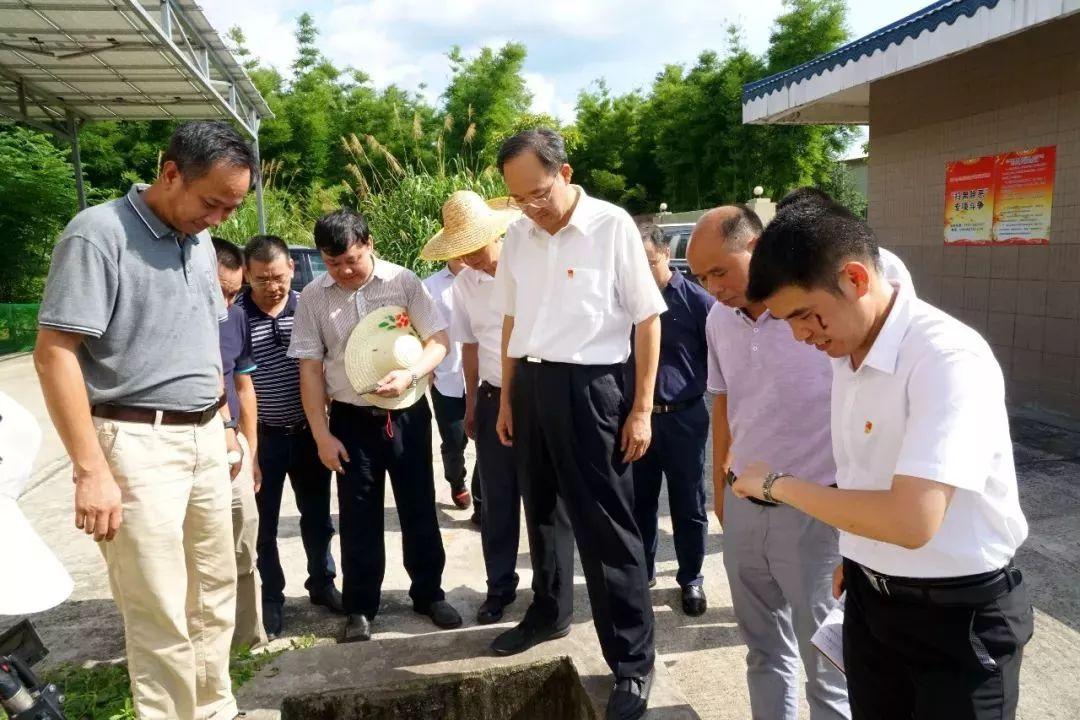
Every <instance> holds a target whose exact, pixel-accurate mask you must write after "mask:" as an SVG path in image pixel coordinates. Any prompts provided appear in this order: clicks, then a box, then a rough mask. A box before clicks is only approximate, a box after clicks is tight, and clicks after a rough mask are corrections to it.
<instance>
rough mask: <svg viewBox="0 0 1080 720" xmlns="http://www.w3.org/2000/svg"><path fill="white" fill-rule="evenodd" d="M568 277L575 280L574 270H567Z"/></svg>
mask: <svg viewBox="0 0 1080 720" xmlns="http://www.w3.org/2000/svg"><path fill="white" fill-rule="evenodd" d="M566 277H567V278H568V279H570V280H573V279H574V268H566Z"/></svg>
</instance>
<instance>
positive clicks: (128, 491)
mask: <svg viewBox="0 0 1080 720" xmlns="http://www.w3.org/2000/svg"><path fill="white" fill-rule="evenodd" d="M94 423H95V425H96V426H97V431H98V441H99V442H100V444H101V448H102V450H103V451H104V453H105V457H106V459H107V460H108V463H109V467H110V469H111V470H112V473H113V477H114V478H115V479H116V482H117V484H119V486H120V491H121V494H122V498H123V513H124V515H123V524H122V525H121V527H120V530H119V531H118V532H117V535H116V538H114V539H113V540H112V541H111V542H102V543H101V550H102V553H103V554H104V556H105V562H106V564H107V565H108V568H109V583H110V585H111V586H112V593H113V598H114V599H115V600H116V604H117V606H118V608H119V610H120V615H121V617H122V618H123V620H124V640H125V647H126V651H127V660H128V675H129V676H130V678H131V692H132V696H133V700H134V705H135V714H136V715H137V716H138V717H139V718H140V720H166V719H168V720H219V719H226V718H229V719H231V718H233V717H234V716H235V715H236V714H237V710H236V700H235V698H234V697H233V694H232V689H231V683H230V679H229V643H230V642H231V640H232V636H233V623H234V618H235V614H236V555H235V553H234V552H233V543H232V517H231V512H230V505H231V488H230V482H229V470H228V467H227V465H226V461H225V431H224V429H223V428H222V426H221V422H220V421H218V420H217V419H214V420H211V421H210V422H209V423H207V424H206V425H203V426H201V427H195V426H190V425H152V424H149V423H128V422H116V421H111V420H100V419H97V418H95V420H94Z"/></svg>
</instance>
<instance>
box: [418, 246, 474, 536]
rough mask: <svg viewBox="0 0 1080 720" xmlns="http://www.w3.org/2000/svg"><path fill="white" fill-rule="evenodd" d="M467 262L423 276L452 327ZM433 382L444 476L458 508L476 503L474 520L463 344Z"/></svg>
mask: <svg viewBox="0 0 1080 720" xmlns="http://www.w3.org/2000/svg"><path fill="white" fill-rule="evenodd" d="M464 267H465V264H464V263H462V262H461V261H460V260H458V259H456V258H454V259H451V260H448V261H447V262H446V266H445V267H444V268H443V269H442V270H439V271H438V272H436V273H432V274H431V275H428V276H427V277H426V278H424V287H426V288H427V289H428V292H429V293H431V297H432V298H433V299H434V300H435V306H436V307H437V308H439V314H441V315H442V318H443V322H445V323H446V326H447V327H450V325H451V321H452V320H453V317H454V301H453V297H452V295H451V288H452V287H453V285H454V278H455V277H456V276H457V274H458V273H459V272H461V269H462V268H464ZM434 378H435V380H434V382H433V383H432V384H431V405H432V410H433V411H434V413H435V424H436V425H437V426H438V427H439V451H440V453H441V454H442V461H443V475H444V476H445V477H446V482H448V483H449V484H450V497H451V499H453V501H454V505H455V507H457V508H458V509H459V510H465V509H466V508H468V507H469V505H470V503H473V502H475V503H476V506H477V507H476V509H475V510H474V512H473V519H474V522H478V521H479V519H480V507H479V506H480V501H481V499H480V494H479V490H480V485H479V483H478V482H477V477H476V474H477V467H476V466H475V465H474V466H473V473H472V496H471V497H470V494H469V488H467V487H465V477H466V475H468V468H466V467H465V447H466V446H467V445H468V444H469V438H468V436H467V435H466V433H465V376H464V375H463V374H462V372H461V343H460V342H451V343H450V348H449V349H448V350H447V353H446V357H445V358H443V361H442V362H441V363H439V366H438V367H437V368H435V374H434Z"/></svg>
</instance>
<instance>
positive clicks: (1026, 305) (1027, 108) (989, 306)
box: [869, 16, 1080, 418]
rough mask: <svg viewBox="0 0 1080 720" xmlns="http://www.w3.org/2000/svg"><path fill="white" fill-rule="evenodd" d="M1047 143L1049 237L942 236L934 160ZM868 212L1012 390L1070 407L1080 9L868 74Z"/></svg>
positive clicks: (1074, 376)
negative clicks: (1021, 242)
mask: <svg viewBox="0 0 1080 720" xmlns="http://www.w3.org/2000/svg"><path fill="white" fill-rule="evenodd" d="M1038 145H1056V146H1057V174H1056V180H1055V186H1054V200H1053V202H1054V207H1053V218H1052V227H1051V233H1050V244H1049V245H1048V246H1022V247H1016V246H1013V247H944V242H943V239H942V235H943V222H944V202H945V200H944V194H945V163H946V161H948V160H957V159H962V158H966V157H973V156H977V155H991V154H995V153H998V152H1003V151H1007V150H1015V149H1019V148H1024V147H1032V146H1038ZM869 199H870V224H871V225H872V226H873V227H874V229H875V231H876V232H877V235H878V238H879V240H880V241H881V244H882V245H884V246H885V247H887V248H889V249H891V250H893V251H895V252H896V253H897V254H898V255H900V256H901V257H902V258H903V259H904V261H905V262H906V263H907V264H908V266H909V268H910V269H911V272H912V274H913V276H914V279H915V284H916V292H917V293H918V294H919V295H920V296H922V297H923V298H924V299H926V300H927V301H929V302H931V303H934V304H936V305H938V306H940V307H942V308H943V309H945V310H946V311H948V312H949V313H951V314H953V315H955V316H956V317H958V318H960V319H961V320H963V321H964V322H966V323H967V324H969V325H971V326H972V327H974V328H976V329H978V330H979V331H980V332H981V333H982V334H983V336H984V337H986V338H987V339H988V340H989V342H990V344H991V345H992V346H993V348H994V352H995V353H996V354H997V356H998V359H999V361H1000V362H1001V366H1002V369H1003V370H1004V372H1005V376H1006V379H1007V381H1008V389H1009V393H1010V401H1011V402H1012V403H1014V404H1016V405H1022V404H1026V403H1037V404H1038V405H1041V406H1043V407H1045V408H1048V409H1051V410H1056V411H1059V412H1065V413H1068V414H1070V415H1072V416H1074V417H1077V418H1080V17H1078V16H1073V17H1072V18H1069V19H1066V20H1059V21H1056V22H1053V23H1051V24H1049V25H1047V26H1044V27H1041V28H1036V29H1033V30H1029V31H1027V32H1025V33H1023V34H1021V35H1019V36H1016V37H1014V38H1010V39H1007V40H1003V41H1000V42H998V43H994V44H993V45H990V46H988V47H986V48H983V49H980V50H976V51H974V52H969V53H966V54H964V55H960V56H958V57H956V58H952V59H948V60H943V61H939V62H937V63H934V64H933V65H930V66H928V67H926V68H923V69H920V70H915V71H912V72H909V73H905V74H903V75H900V76H897V77H895V78H890V79H888V80H885V81H881V82H878V83H875V84H873V85H872V86H871V88H870V193H869Z"/></svg>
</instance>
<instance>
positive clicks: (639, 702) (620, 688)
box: [605, 670, 656, 720]
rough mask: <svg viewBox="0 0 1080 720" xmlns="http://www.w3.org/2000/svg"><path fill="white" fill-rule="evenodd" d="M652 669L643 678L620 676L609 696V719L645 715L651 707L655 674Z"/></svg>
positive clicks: (632, 717) (635, 718)
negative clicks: (650, 700) (650, 699)
mask: <svg viewBox="0 0 1080 720" xmlns="http://www.w3.org/2000/svg"><path fill="white" fill-rule="evenodd" d="M655 672H656V670H650V671H649V674H648V675H646V676H645V677H643V678H619V679H618V680H616V681H615V687H614V688H613V689H612V691H611V697H609V698H608V703H607V713H606V715H605V717H606V718H607V720H638V718H641V717H643V716H644V715H645V711H646V710H647V709H648V707H649V692H650V691H652V683H653V675H654V673H655Z"/></svg>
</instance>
